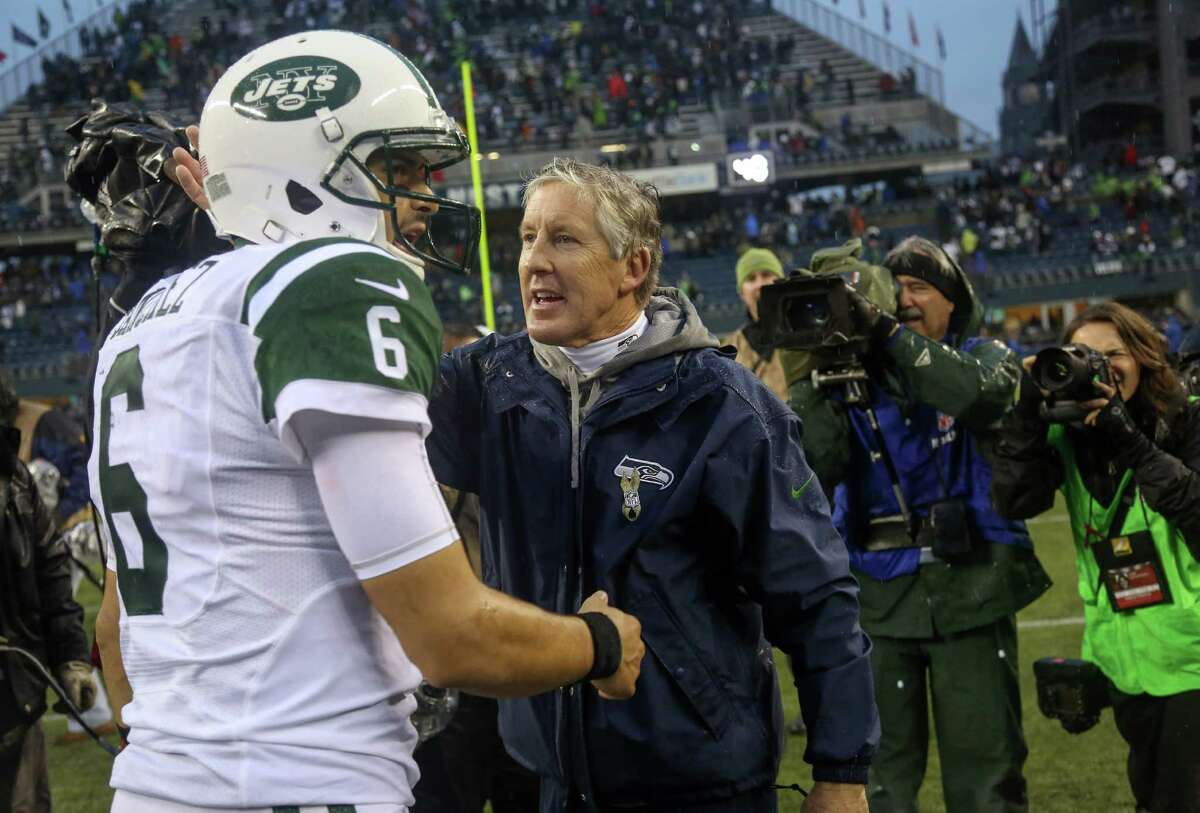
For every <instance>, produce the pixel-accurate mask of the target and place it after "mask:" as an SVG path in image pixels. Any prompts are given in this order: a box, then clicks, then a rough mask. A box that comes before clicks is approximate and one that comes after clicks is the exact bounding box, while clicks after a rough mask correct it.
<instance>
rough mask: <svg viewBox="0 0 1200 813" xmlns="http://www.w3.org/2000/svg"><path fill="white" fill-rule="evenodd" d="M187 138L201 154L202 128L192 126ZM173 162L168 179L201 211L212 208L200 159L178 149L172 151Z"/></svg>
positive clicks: (181, 148)
mask: <svg viewBox="0 0 1200 813" xmlns="http://www.w3.org/2000/svg"><path fill="white" fill-rule="evenodd" d="M187 137H188V141H190V142H192V150H193V151H196V152H199V150H200V128H199V127H197V126H196V125H194V124H192V125H190V126H189V127H188V128H187ZM171 161H172V162H173V165H172V166H171V167H170V168H169V169H168V171H167V175H168V177H170V178H171V179H172V180H174V181H175V182H176V183H178V184H179V186H180V188H182V189H183V191H184V192H186V193H187V196H188V197H189V198H191V199H192V202H193V203H195V204H196V205H197V206H199V207H200V208H201V209H208V208H210V206H211V204H209V202H208V195H206V194H205V193H204V184H202V183H201V174H200V161H199V159H197V158H196V156H195V155H192V153H191V152H189V151H188V150H185V149H184V148H183V147H176V148H175V149H174V150H172V151H171Z"/></svg>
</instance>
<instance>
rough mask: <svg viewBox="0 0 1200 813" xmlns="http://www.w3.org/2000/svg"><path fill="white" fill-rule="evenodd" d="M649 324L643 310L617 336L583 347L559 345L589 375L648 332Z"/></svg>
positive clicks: (573, 362)
mask: <svg viewBox="0 0 1200 813" xmlns="http://www.w3.org/2000/svg"><path fill="white" fill-rule="evenodd" d="M648 324H649V322H648V321H647V320H646V312H645V311H641V312H639V313H638V317H637V319H634V320H633V324H632V325H630V326H629V327H627V328H625V330H623V331H621V332H620V333H618V334H617V335H616V336H609V337H608V338H607V339H601V340H600V341H598V342H592V343H591V344H585V345H584V346H583V347H559V348H558V349H559V350H561V351H563V355H564V356H566V357H567V358H568V359H570V360H571V363H572V364H574V365H575V366H576V367H578V368H579V372H581V373H583V374H584V375H585V376H589V375H591V374H592V373H594V372H596V371H597V370H599V369H600V368H601V367H603V366H604V365H605V364H607V363H608V362H610V361H612V359H613V357H614V356H616V355H617V353H620V352H621V351H622V350H624V349H625V347H627V346H628V345H630V344H633V343H634V342H635V341H637V339H638V337H639V336H641V335H642V334H643V333H645V332H646V326H647V325H648Z"/></svg>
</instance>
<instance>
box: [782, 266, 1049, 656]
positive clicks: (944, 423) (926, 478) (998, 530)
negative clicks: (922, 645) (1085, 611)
mask: <svg viewBox="0 0 1200 813" xmlns="http://www.w3.org/2000/svg"><path fill="white" fill-rule="evenodd" d="M959 281H960V283H961V285H962V291H963V292H964V293H963V295H962V297H961V301H959V302H956V303H955V311H954V314H953V316H952V318H951V323H950V335H951V337H959V338H958V340H957V341H955V340H954V339H949V340H948V341H947V343H941V342H935V341H931V340H929V339H926V338H924V337H923V336H921V335H919V334H917V333H915V332H913V331H911V330H909V329H907V328H904V327H902V328H900V330H899V331H898V332H897V333H896V334H895V335H894V336H892V337H891V338H890V339H889V340H888V341H887V343H886V346H885V347H883V348H880V349H878V350H876V351H875V352H873V353H872V355H871V356H870V357H868V358H867V359H866V360H865V362H866V367H867V371H868V374H869V375H870V381H869V382H868V384H867V395H868V398H869V400H870V405H871V406H872V407H873V409H874V411H875V414H876V416H877V418H878V421H879V424H880V432H881V434H882V436H883V442H884V443H886V445H887V451H888V454H889V456H890V458H891V460H892V462H893V464H894V467H895V470H896V475H897V479H898V481H899V485H900V488H901V490H902V493H903V495H904V498H905V501H906V502H907V504H908V506H909V508H910V510H911V513H912V514H913V515H914V516H915V517H916V518H918V520H917V521H918V522H922V521H928V518H929V514H930V511H931V508H932V506H933V505H934V503H937V502H939V501H943V500H947V499H950V500H959V501H961V502H962V503H963V504H964V506H965V509H966V510H965V515H966V524H967V531H968V533H969V535H970V539H971V550H970V552H969V553H968V554H966V555H964V556H962V557H961V558H958V557H956V559H955V561H954V562H953V563H950V562H947V561H932V562H927V563H926V564H924V565H923V564H921V551H920V549H919V547H917V546H909V547H900V548H894V549H889V550H875V551H868V550H867V549H866V548H867V543H868V539H869V537H870V535H871V534H872V533H876V532H877V530H878V527H879V526H880V524H881V523H884V522H887V521H889V520H891V521H896V520H898V519H899V518H900V515H901V510H900V505H899V501H898V500H897V499H896V497H895V495H894V490H893V487H892V477H891V474H890V473H889V472H888V470H887V467H886V464H885V462H884V461H883V459H882V458H881V457H880V455H879V444H880V440H879V437H878V434H877V433H876V432H875V430H874V429H873V427H872V426H871V423H870V420H869V416H868V414H867V412H866V410H865V409H864V408H862V406H858V405H851V404H848V403H846V401H845V398H844V394H843V393H842V391H840V390H838V389H836V388H819V387H817V386H816V385H815V384H813V383H812V382H811V381H807V380H802V381H799V382H797V383H796V384H794V385H793V386H792V388H791V391H790V394H791V404H792V406H793V408H794V409H795V410H796V411H797V413H798V414H799V415H800V416H801V418H803V420H804V426H805V437H804V444H805V452H806V453H807V456H808V459H809V460H812V461H814V467H815V468H816V469H817V474H818V476H819V477H820V478H821V481H822V482H823V483H825V484H826V487H831V486H833V485H834V484H836V485H837V488H836V490H835V492H834V505H835V507H834V521H835V523H836V524H837V527H838V529H839V530H840V531H841V532H842V533H843V535H844V537H845V539H846V544H847V547H848V548H849V550H850V561H851V566H852V568H853V570H854V573H855V575H856V576H857V577H858V579H859V583H860V585H861V597H860V601H861V603H862V619H863V625H864V627H865V629H866V630H867V631H868V632H869V633H871V634H872V635H888V636H894V637H929V636H932V635H935V634H948V633H954V632H960V631H964V630H968V629H973V628H975V627H979V626H982V625H983V624H987V623H990V622H992V621H995V620H997V619H999V618H1002V617H1004V616H1006V615H1009V614H1011V613H1014V612H1016V611H1017V610H1018V609H1020V608H1021V607H1024V606H1025V605H1027V604H1028V603H1029V602H1031V601H1033V599H1035V598H1036V597H1037V596H1039V595H1040V594H1041V593H1043V592H1044V591H1045V590H1046V588H1047V587H1048V586H1049V584H1050V582H1049V578H1048V577H1047V576H1046V574H1045V571H1044V570H1042V567H1041V565H1040V564H1039V563H1038V561H1037V559H1036V557H1035V556H1034V554H1033V546H1032V543H1031V541H1030V538H1029V534H1028V532H1027V531H1026V529H1025V526H1024V524H1023V523H1021V522H1018V521H1015V520H1009V519H1005V518H1003V517H1001V516H1000V515H999V513H997V512H996V510H995V508H994V507H993V505H992V502H991V496H990V493H989V491H990V484H991V477H992V473H991V466H990V463H989V456H990V450H991V444H992V442H993V435H992V431H991V428H992V427H993V426H994V425H995V424H996V422H997V421H998V420H999V419H1000V418H1001V417H1002V416H1003V415H1004V414H1005V412H1006V411H1007V410H1008V409H1009V407H1011V405H1012V403H1013V401H1014V397H1015V394H1016V392H1017V385H1018V381H1019V376H1020V364H1019V361H1018V359H1017V358H1016V357H1015V356H1014V354H1013V353H1012V352H1011V351H1010V350H1008V348H1006V347H1005V346H1004V345H1002V344H1000V343H999V342H996V341H989V340H984V339H980V338H971V337H972V336H973V334H974V333H975V331H976V330H977V329H978V326H979V323H980V321H981V319H982V315H983V309H982V306H981V305H980V304H979V301H978V300H977V299H976V298H975V295H974V291H973V289H972V288H971V285H970V281H969V280H968V279H967V278H966V276H965V275H963V274H961V272H960V277H959Z"/></svg>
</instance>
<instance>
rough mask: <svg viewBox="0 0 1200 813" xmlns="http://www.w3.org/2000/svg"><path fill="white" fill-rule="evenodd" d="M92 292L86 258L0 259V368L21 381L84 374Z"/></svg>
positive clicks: (42, 256) (22, 257)
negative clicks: (2, 366)
mask: <svg viewBox="0 0 1200 813" xmlns="http://www.w3.org/2000/svg"><path fill="white" fill-rule="evenodd" d="M111 283H112V280H107V284H109V285H111ZM92 290H93V289H92V277H91V271H90V267H89V264H88V260H87V256H86V255H75V256H70V255H41V256H17V255H9V256H3V255H0V364H3V365H5V367H6V368H7V369H9V370H10V372H12V373H13V374H14V375H15V376H16V377H18V378H20V379H29V378H68V377H72V376H80V375H83V374H84V372H85V370H86V366H87V357H88V354H89V353H90V352H91V349H92V331H93V324H92V322H93V319H92V316H91V314H92V312H93V305H94V303H93V293H92Z"/></svg>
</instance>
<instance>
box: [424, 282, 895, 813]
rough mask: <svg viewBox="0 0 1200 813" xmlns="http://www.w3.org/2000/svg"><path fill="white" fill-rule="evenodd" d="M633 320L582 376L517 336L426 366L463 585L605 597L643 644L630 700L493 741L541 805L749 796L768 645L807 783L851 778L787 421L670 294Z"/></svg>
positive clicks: (796, 439)
mask: <svg viewBox="0 0 1200 813" xmlns="http://www.w3.org/2000/svg"><path fill="white" fill-rule="evenodd" d="M647 317H648V319H649V327H648V328H647V330H646V332H645V333H643V335H642V336H641V337H640V338H639V339H638V341H637V342H635V343H633V344H632V345H630V346H629V347H628V348H626V349H625V350H623V351H622V352H621V353H620V354H618V355H617V357H616V358H614V359H613V360H612V361H610V362H609V363H608V364H606V365H605V366H603V367H601V368H600V369H599V370H598V371H596V373H595V374H594V375H592V376H590V377H588V378H583V377H582V376H581V375H580V373H579V371H578V370H577V369H576V368H575V367H574V366H573V365H571V364H570V363H569V361H568V360H567V359H566V356H565V355H564V354H563V353H562V352H561V351H560V350H558V349H557V348H553V347H546V346H542V345H538V344H536V343H535V342H532V341H531V340H530V338H529V337H528V336H527V335H526V334H523V333H522V334H517V335H515V336H510V337H505V338H500V337H497V336H491V337H488V338H486V339H484V340H482V341H480V342H476V343H475V344H473V345H469V346H467V347H464V348H460V349H458V350H455V351H453V352H452V353H451V354H449V355H448V356H446V357H444V358H443V362H442V369H441V381H440V383H439V386H438V387H437V388H436V389H435V392H434V396H433V400H432V402H431V404H430V415H431V418H432V420H433V427H434V428H433V432H432V434H431V435H430V437H429V441H428V444H427V446H428V449H429V453H430V459H431V462H432V464H433V469H434V472H435V474H436V475H437V477H438V480H439V481H441V482H443V483H445V484H447V485H450V486H453V487H456V488H460V489H463V490H466V491H471V492H475V493H478V494H479V495H480V503H481V509H482V518H481V534H482V546H483V570H484V577H485V580H486V581H487V582H488V583H489V584H491V585H492V586H494V587H497V588H499V589H501V590H503V591H504V592H506V593H509V594H511V595H514V596H517V597H518V598H522V599H525V600H527V601H530V602H532V603H534V604H536V605H538V606H540V607H542V608H543V609H546V610H551V611H555V612H559V613H573V612H576V611H577V610H578V608H579V605H580V604H581V603H582V601H583V599H584V598H585V597H586V596H588V595H590V594H591V593H592V592H593V591H595V590H600V589H602V590H605V591H607V593H608V595H609V599H610V601H611V603H612V604H613V605H615V606H617V607H620V608H621V609H623V610H626V611H628V612H630V613H632V614H633V615H635V616H636V617H637V618H638V619H639V620H640V622H641V624H642V635H643V639H644V640H645V642H646V647H647V653H646V657H645V660H644V661H643V662H642V671H641V678H640V680H639V682H638V687H637V693H636V695H635V696H634V697H633V698H632V699H631V700H627V701H620V702H607V701H602V700H599V699H598V696H597V694H596V692H595V691H594V690H593V688H592V687H591V686H590V685H587V684H582V685H578V686H573V687H567V688H563V689H560V690H558V691H555V692H550V693H546V694H542V695H539V696H536V697H532V698H528V699H522V700H510V701H504V702H502V703H501V731H502V733H503V735H504V739H505V743H506V745H507V747H508V748H509V750H510V751H511V752H512V754H513V755H514V756H515V757H516V758H517V759H518V760H519V761H521V762H522V763H524V764H525V765H527V766H528V767H530V768H532V769H534V770H535V771H537V772H538V773H539V774H541V775H542V776H543V777H545V778H546V781H544V782H543V793H542V809H543V810H544V811H549V810H556V811H561V810H581V811H584V810H593V809H595V805H596V804H597V801H598V800H599V803H601V804H612V803H616V804H621V803H647V802H648V803H651V804H653V803H655V802H663V803H665V802H666V801H668V800H679V801H686V800H693V799H720V798H722V797H727V796H732V795H734V794H738V793H741V792H744V791H748V790H752V789H758V788H762V787H766V786H769V785H771V784H772V783H773V782H774V781H775V778H776V774H777V771H778V767H779V759H780V755H781V751H782V749H781V746H782V739H781V735H782V726H781V711H780V701H779V690H778V687H777V684H776V675H775V668H774V664H773V662H772V653H771V644H774V645H775V646H778V647H779V648H780V649H782V650H784V651H785V652H787V653H788V654H789V655H792V656H793V657H794V658H795V668H796V687H797V690H798V692H799V696H800V703H801V707H802V708H803V710H804V715H805V718H806V720H807V723H808V744H807V750H806V753H805V758H806V759H807V760H808V761H810V762H811V763H813V764H814V775H815V776H816V777H817V778H818V779H826V780H831V781H842V782H865V781H866V772H867V766H868V763H869V760H870V757H871V755H872V753H873V752H874V750H875V748H876V745H877V742H878V737H879V727H878V725H879V724H878V719H877V714H876V710H875V705H874V694H873V687H872V680H871V671H870V664H869V661H868V651H869V648H870V645H869V642H868V640H867V638H866V636H865V635H864V634H863V633H862V631H861V630H860V628H859V624H858V604H857V600H856V593H857V591H856V588H855V584H854V580H853V578H851V576H850V573H849V567H848V564H847V558H846V550H845V547H844V545H843V544H842V542H841V540H840V539H839V538H838V535H837V533H836V532H835V530H834V529H833V526H832V523H831V522H830V518H829V507H828V503H827V502H826V500H825V497H824V495H823V494H822V492H821V488H820V487H819V485H817V484H816V483H815V481H814V479H813V474H812V471H811V470H810V469H809V467H808V466H807V464H806V463H805V460H804V455H803V452H802V451H801V446H800V431H801V430H800V422H799V420H798V419H797V418H796V416H795V415H794V414H793V413H792V412H791V411H790V410H789V409H788V408H787V407H786V406H785V405H784V404H783V403H782V402H781V401H780V400H779V399H778V398H776V397H775V396H774V395H772V394H771V393H770V391H768V390H767V389H766V388H765V387H764V386H763V385H762V383H761V382H759V381H758V380H757V379H755V378H754V376H753V375H752V374H751V373H750V372H749V371H748V370H746V369H744V368H743V367H741V366H740V365H738V364H737V363H736V362H734V360H733V359H732V358H730V357H729V356H728V355H725V354H722V353H721V352H719V351H718V350H717V349H716V347H715V346H716V344H717V343H716V341H715V339H713V338H712V337H711V335H710V334H709V333H708V331H707V330H706V329H705V328H704V327H703V325H702V324H701V323H700V321H699V317H698V316H697V315H696V312H695V310H694V309H693V308H692V306H691V304H690V303H688V302H687V301H686V300H685V299H683V298H682V297H679V296H678V295H677V294H676V293H675V292H674V291H673V290H670V289H660V290H659V292H658V295H656V296H655V297H654V298H653V299H652V300H651V303H650V306H649V307H648V309H647ZM635 472H636V474H637V478H636V480H634V477H633V475H634V473H635ZM768 642H770V643H768Z"/></svg>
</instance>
